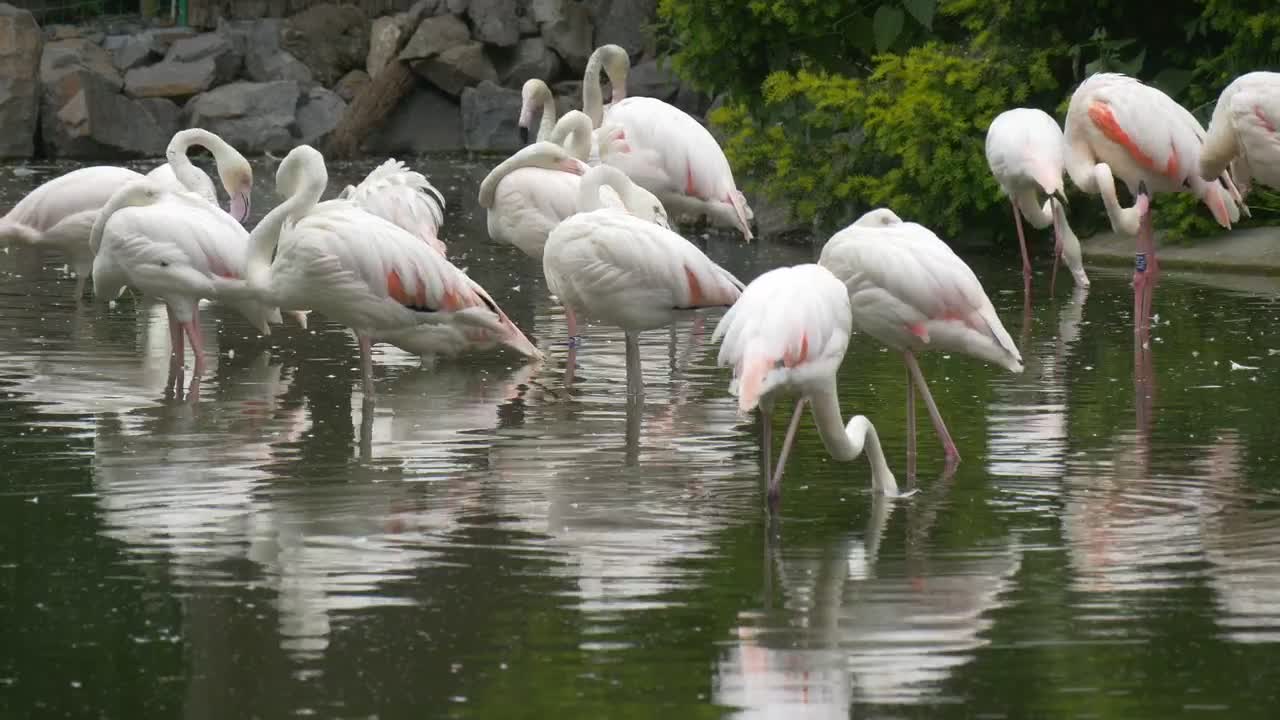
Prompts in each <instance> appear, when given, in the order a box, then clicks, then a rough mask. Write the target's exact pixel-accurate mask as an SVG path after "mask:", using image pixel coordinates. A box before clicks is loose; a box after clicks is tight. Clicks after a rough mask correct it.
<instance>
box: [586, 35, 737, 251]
mask: <svg viewBox="0 0 1280 720" xmlns="http://www.w3.org/2000/svg"><path fill="white" fill-rule="evenodd" d="M630 69H631V60H630V58H629V57H628V56H627V51H626V50H624V49H622V48H621V47H619V46H617V45H601V46H600V47H598V48H596V50H595V52H593V53H592V54H591V58H590V59H589V60H588V61H587V69H586V74H585V76H584V78H583V83H582V100H583V109H584V110H585V111H586V113H587V115H588V116H589V117H590V118H591V121H592V123H593V124H594V125H595V126H596V127H604V126H606V125H617V126H619V127H621V128H622V130H623V131H624V133H625V140H626V142H627V143H628V145H630V149H631V151H630V152H627V153H619V154H616V155H611V156H610V157H609V159H608V163H609V164H610V165H613V166H615V167H617V168H619V169H621V170H622V171H623V172H625V173H626V174H627V175H628V176H630V177H631V179H632V180H634V181H635V182H636V183H638V184H639V185H641V186H642V187H644V188H645V189H647V190H649V191H650V192H652V193H654V194H655V195H657V196H658V197H659V198H661V199H662V203H663V205H665V206H666V207H667V209H668V210H669V211H671V212H675V213H680V214H693V215H704V214H705V215H707V216H708V217H709V218H711V220H712V222H715V223H716V224H718V225H723V226H725V227H736V228H738V230H740V231H741V232H742V235H743V237H745V238H746V239H747V240H751V238H752V234H751V219H752V217H753V216H754V215H753V213H752V212H751V208H750V207H749V206H748V205H747V201H746V198H745V197H744V196H743V195H742V193H741V192H739V191H738V187H737V185H736V184H735V183H734V180H733V170H732V169H731V168H730V167H729V161H728V159H726V158H725V156H724V151H723V150H721V149H720V145H719V144H718V143H716V140H715V138H714V137H712V136H711V133H710V132H708V131H707V129H706V128H705V127H703V126H702V123H700V122H698V121H697V120H695V119H694V118H693V117H692V116H690V115H689V114H688V113H686V112H684V111H683V110H680V109H679V108H677V107H675V106H673V105H670V104H669V103H665V102H663V101H661V100H658V99H656V98H647V97H633V98H628V97H627V96H626V94H627V90H626V80H627V74H628V73H629V72H630ZM601 70H603V71H604V72H605V73H606V74H607V75H608V77H609V82H610V84H611V85H612V87H613V102H612V103H610V104H609V106H608V107H607V108H606V107H604V105H603V102H604V97H603V90H602V89H601V87H600V72H601Z"/></svg>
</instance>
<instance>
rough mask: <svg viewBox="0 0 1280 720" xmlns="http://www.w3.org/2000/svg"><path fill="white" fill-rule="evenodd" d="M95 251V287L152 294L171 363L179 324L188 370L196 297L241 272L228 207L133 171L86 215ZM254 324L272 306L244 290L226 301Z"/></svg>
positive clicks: (241, 253)
mask: <svg viewBox="0 0 1280 720" xmlns="http://www.w3.org/2000/svg"><path fill="white" fill-rule="evenodd" d="M89 244H90V247H91V248H92V249H93V250H94V251H95V253H96V254H95V256H94V260H93V282H94V287H95V288H97V292H98V293H99V295H101V296H103V297H107V298H111V297H114V296H115V295H117V294H118V293H119V292H120V291H121V290H122V289H123V288H124V286H126V285H127V286H129V287H132V288H133V289H135V290H137V291H138V292H140V293H142V294H144V295H148V296H152V297H156V298H159V299H160V300H162V301H164V303H165V305H166V306H168V309H169V317H170V337H171V340H172V342H173V345H174V347H173V352H174V358H175V364H178V363H180V362H181V358H182V350H183V346H182V338H181V331H182V330H185V331H186V332H187V336H188V338H189V339H190V341H191V345H192V351H193V353H194V355H195V358H194V360H195V372H196V374H197V375H199V374H201V372H202V371H203V368H204V360H203V357H202V349H201V341H200V331H199V315H198V314H197V307H198V304H199V302H200V300H201V299H205V298H209V299H213V298H217V297H218V295H219V293H218V290H217V282H218V280H219V279H223V280H235V279H239V278H243V277H244V274H245V270H246V265H247V253H248V233H246V232H245V230H244V228H243V227H241V226H240V224H239V223H237V222H236V221H235V220H234V219H232V218H231V216H230V215H228V214H226V213H224V212H222V211H221V210H220V209H218V208H216V207H214V206H212V205H209V204H208V203H207V202H205V200H204V199H203V198H201V197H199V196H197V195H195V194H193V193H181V194H176V193H168V192H165V191H164V190H163V188H161V187H160V186H159V185H158V184H157V183H154V182H153V181H151V180H147V179H141V180H137V181H135V182H133V183H130V184H128V185H126V186H124V187H123V188H120V189H119V190H118V191H117V192H116V193H115V194H113V195H112V197H111V199H110V200H108V202H107V203H106V205H105V206H104V207H103V209H102V211H101V212H100V213H98V219H97V221H96V222H95V223H94V225H93V228H92V231H91V234H90V240H89ZM228 304H230V305H232V307H234V308H235V309H237V310H238V311H239V312H240V313H241V314H243V315H244V316H245V318H246V319H247V320H248V321H249V322H250V324H252V325H253V326H254V327H255V328H257V329H258V331H259V332H261V333H263V334H268V333H269V328H268V326H267V324H268V322H275V323H278V322H280V313H279V311H278V310H276V309H275V308H273V307H269V306H268V305H266V304H264V303H261V302H259V301H257V300H256V299H252V298H236V299H232V300H230V301H229V303H228Z"/></svg>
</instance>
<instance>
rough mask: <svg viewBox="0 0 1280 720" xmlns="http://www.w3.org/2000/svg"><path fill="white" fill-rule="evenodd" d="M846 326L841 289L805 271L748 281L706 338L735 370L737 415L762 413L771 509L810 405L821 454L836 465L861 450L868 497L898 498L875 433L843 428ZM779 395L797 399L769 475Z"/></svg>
mask: <svg viewBox="0 0 1280 720" xmlns="http://www.w3.org/2000/svg"><path fill="white" fill-rule="evenodd" d="M852 322H853V318H852V310H851V308H850V303H849V293H848V291H847V290H845V287H844V284H843V283H841V282H840V280H839V279H838V278H836V276H835V275H832V274H831V271H830V270H828V269H826V268H825V267H822V266H821V265H814V264H812V263H810V264H806V265H796V266H794V267H782V268H776V269H774V270H770V271H768V272H766V273H764V274H763V275H760V276H759V277H757V278H756V279H755V280H752V281H751V284H750V285H748V286H747V288H746V290H744V291H743V292H742V297H740V298H739V299H738V301H737V302H736V303H734V305H733V307H731V308H729V311H728V312H727V313H725V315H724V318H722V319H721V320H720V324H719V325H717V326H716V330H715V333H714V334H713V335H712V336H711V340H712V342H719V341H720V340H722V339H723V342H722V343H721V345H720V355H719V358H718V360H717V364H718V365H719V366H720V367H725V366H732V367H733V382H732V383H730V386H729V391H730V392H731V393H733V394H735V395H737V396H738V410H739V412H742V413H749V412H751V411H752V410H753V409H755V408H756V407H759V408H760V419H761V424H762V434H761V442H762V443H763V447H764V450H763V452H764V465H765V473H766V475H767V476H768V477H769V490H768V493H769V504H770V506H771V507H776V505H777V502H778V500H779V497H780V496H781V492H782V471H783V468H784V467H785V466H786V463H787V455H788V453H789V452H790V449H791V443H792V441H793V440H795V435H796V428H797V427H798V426H799V424H800V415H801V412H802V411H803V409H804V406H805V403H806V402H812V403H813V420H814V423H815V424H816V425H817V426H818V434H819V435H820V436H821V437H822V444H823V445H824V446H826V448H827V452H829V453H831V456H832V457H834V458H835V459H837V460H843V461H851V460H854V459H856V458H857V457H858V456H859V455H861V454H862V452H863V450H865V451H866V453H867V459H868V460H869V461H870V463H871V487H872V489H873V490H875V491H876V492H878V493H883V494H885V495H895V496H896V495H897V494H898V484H897V482H896V481H895V480H894V477H893V473H892V472H891V471H890V470H889V464H888V463H887V462H886V461H885V458H884V452H883V451H882V450H881V449H880V439H879V436H878V435H877V434H876V429H875V426H874V425H872V424H871V421H870V420H868V419H867V418H866V417H865V416H862V415H857V416H854V417H853V418H852V419H850V420H849V424H848V426H847V427H846V426H845V424H844V421H843V420H842V419H841V417H840V397H839V395H838V394H837V392H836V372H837V371H838V370H839V369H840V363H841V362H842V361H843V360H844V353H845V350H846V349H847V348H848V346H849V332H850V328H851V324H852ZM784 392H790V393H796V394H799V395H800V397H799V399H797V400H796V408H795V411H794V412H793V413H792V415H791V424H790V426H789V427H788V428H787V434H786V437H785V439H783V441H782V451H781V452H780V453H779V454H778V468H777V470H776V471H773V470H771V469H770V467H769V454H770V453H769V450H770V448H771V446H772V443H773V435H772V428H771V427H770V411H771V410H772V409H773V402H774V399H775V398H777V397H778V396H780V395H782V394H783V393H784Z"/></svg>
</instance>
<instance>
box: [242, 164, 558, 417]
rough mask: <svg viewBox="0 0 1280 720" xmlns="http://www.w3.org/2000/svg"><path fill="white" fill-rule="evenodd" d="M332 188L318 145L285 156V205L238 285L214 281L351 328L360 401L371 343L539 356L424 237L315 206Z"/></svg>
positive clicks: (341, 208) (333, 206) (343, 206)
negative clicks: (498, 348)
mask: <svg viewBox="0 0 1280 720" xmlns="http://www.w3.org/2000/svg"><path fill="white" fill-rule="evenodd" d="M328 182H329V174H328V171H327V169H326V168H325V163H324V157H323V156H322V155H321V154H320V152H319V151H318V150H316V149H315V148H313V147H311V146H310V145H299V146H298V147H296V148H294V149H293V150H292V151H290V152H289V154H288V155H286V156H285V159H284V160H283V161H281V163H280V166H279V167H278V168H277V170H276V191H277V193H278V194H280V195H281V197H283V198H285V200H284V201H283V202H282V203H280V204H279V205H277V206H276V207H275V208H273V209H272V210H271V212H269V213H267V215H266V217H264V218H263V219H262V220H261V221H260V222H259V223H258V226H257V227H255V228H254V230H253V234H252V235H251V236H250V247H249V259H248V264H247V269H246V271H245V276H244V279H243V280H237V279H226V280H222V281H220V283H219V287H220V290H221V291H222V292H224V293H225V294H226V295H228V296H230V297H250V298H256V299H259V300H260V301H262V302H266V303H269V304H271V305H275V306H279V307H282V308H287V309H291V310H306V309H314V310H318V311H320V312H321V313H323V314H325V315H327V316H329V317H331V318H333V319H334V320H337V321H338V322H340V323H342V324H344V325H347V326H348V327H350V328H351V329H352V330H353V331H354V333H355V336H356V340H357V342H358V344H359V346H360V369H361V380H362V386H363V389H364V393H365V396H366V398H369V397H372V395H373V343H374V342H384V341H385V342H389V343H392V344H394V345H398V346H401V347H404V348H405V349H406V350H409V351H410V352H417V353H419V354H426V353H427V352H428V351H431V353H432V354H434V353H436V352H439V353H441V354H448V353H453V352H457V351H460V350H461V349H465V348H467V347H489V346H492V345H495V344H503V345H506V346H508V347H510V348H512V349H514V350H515V351H517V352H519V353H521V354H523V355H525V356H528V357H530V358H533V359H535V360H536V359H540V358H541V357H542V353H541V352H539V351H538V349H537V348H536V347H534V345H533V343H531V342H529V339H528V338H526V337H525V336H524V333H522V332H520V329H519V328H517V327H516V326H515V324H514V323H512V322H511V320H510V319H509V318H508V317H507V316H506V314H505V313H503V312H502V310H501V309H499V308H498V305H497V303H495V302H494V301H493V299H492V298H491V297H489V294H488V293H487V292H485V290H484V288H482V287H480V285H479V284H477V283H476V282H475V281H474V280H472V279H471V278H469V277H467V275H466V274H465V273H464V272H462V271H461V270H459V269H458V268H457V267H455V266H454V265H453V264H452V263H450V262H449V261H448V260H447V259H445V257H444V256H443V255H441V254H440V253H438V252H436V251H435V250H433V249H431V248H429V247H427V245H426V244H425V243H423V242H422V240H421V239H419V238H417V237H414V236H413V235H411V234H410V233H409V232H408V231H406V230H404V229H403V228H400V227H399V226H397V225H395V224H394V223H391V222H389V221H387V220H383V219H382V218H380V217H378V216H376V215H373V214H371V213H369V212H368V211H366V210H363V209H362V208H361V207H360V206H359V205H357V204H355V203H354V202H352V201H350V200H330V201H328V202H323V203H322V202H320V196H321V195H322V194H323V193H324V190H325V187H326V186H327V185H328ZM277 250H278V252H277ZM423 325H426V326H428V327H420V326H423ZM441 326H443V327H441ZM459 338H462V339H463V340H465V345H464V344H463V343H462V342H461V341H459Z"/></svg>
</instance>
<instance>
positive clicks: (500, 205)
mask: <svg viewBox="0 0 1280 720" xmlns="http://www.w3.org/2000/svg"><path fill="white" fill-rule="evenodd" d="M586 169H587V166H586V165H585V164H584V163H582V162H581V161H580V160H577V159H575V158H573V157H571V156H570V155H569V153H568V152H567V150H566V149H565V148H563V147H561V146H559V145H557V144H555V143H553V142H550V141H544V142H538V143H535V144H533V145H529V146H528V147H525V148H522V149H521V150H519V151H518V152H516V153H515V154H514V155H512V156H511V157H510V158H508V159H507V160H504V161H503V162H501V163H499V164H498V166H497V167H495V168H494V169H493V170H491V171H490V172H489V174H488V175H486V176H485V178H484V180H483V181H481V183H480V193H479V202H480V207H482V208H485V213H486V221H487V224H488V230H489V237H490V238H492V239H493V240H495V241H497V242H503V243H508V244H511V245H514V246H515V247H517V248H519V249H520V251H521V252H523V253H524V254H526V255H528V256H529V257H531V258H534V259H535V260H540V259H542V248H543V246H544V245H545V244H546V242H547V235H549V234H550V233H551V230H552V229H553V228H554V227H555V226H557V225H559V224H560V222H561V221H562V220H564V219H565V218H568V217H570V216H571V215H573V214H574V213H575V212H577V196H578V187H579V179H580V176H581V175H582V174H583V173H584V172H586Z"/></svg>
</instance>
